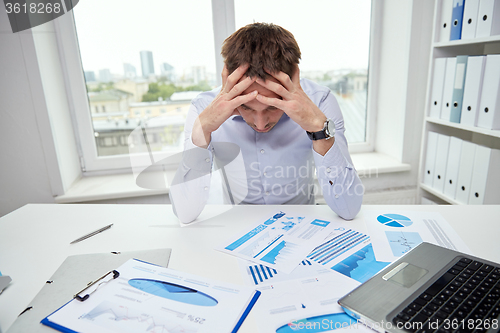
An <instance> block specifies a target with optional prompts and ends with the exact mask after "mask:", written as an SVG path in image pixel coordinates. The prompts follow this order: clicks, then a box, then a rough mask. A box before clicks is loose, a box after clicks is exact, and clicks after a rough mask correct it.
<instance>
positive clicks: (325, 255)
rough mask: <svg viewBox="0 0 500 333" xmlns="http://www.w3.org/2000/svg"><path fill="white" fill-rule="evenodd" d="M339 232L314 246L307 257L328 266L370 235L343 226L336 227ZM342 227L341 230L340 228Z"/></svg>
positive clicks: (367, 239)
mask: <svg viewBox="0 0 500 333" xmlns="http://www.w3.org/2000/svg"><path fill="white" fill-rule="evenodd" d="M338 229H341V230H338V231H340V233H338V234H336V235H333V237H330V238H329V239H328V240H327V241H326V242H324V243H323V244H321V245H320V246H318V247H317V248H315V249H314V250H313V251H312V252H311V253H310V254H309V255H308V256H307V259H309V260H311V261H314V262H316V263H318V264H320V265H324V266H325V265H328V267H330V266H332V265H333V264H335V263H337V262H338V260H339V259H340V258H342V255H344V254H346V253H348V252H349V251H352V250H353V249H354V248H356V247H357V246H359V245H360V244H364V243H366V242H368V241H369V239H370V237H369V236H368V235H365V234H363V233H361V232H359V231H356V230H352V229H345V228H338ZM342 229H343V230H342Z"/></svg>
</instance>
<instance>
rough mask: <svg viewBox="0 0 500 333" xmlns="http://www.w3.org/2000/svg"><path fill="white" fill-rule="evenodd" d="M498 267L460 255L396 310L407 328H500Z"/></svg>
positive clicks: (399, 321)
mask: <svg viewBox="0 0 500 333" xmlns="http://www.w3.org/2000/svg"><path fill="white" fill-rule="evenodd" d="M499 315H500V267H495V266H491V265H488V264H485V263H482V262H479V261H476V260H471V259H469V258H462V259H460V260H459V261H457V262H456V263H455V265H454V266H453V267H452V268H450V269H449V270H448V271H447V272H446V273H444V274H443V275H442V276H441V277H440V278H439V279H438V280H437V281H436V282H434V284H432V285H431V286H430V287H429V288H427V290H425V291H424V292H423V293H422V294H420V295H419V296H418V297H417V298H416V299H415V300H414V301H413V302H412V303H410V305H408V306H407V307H406V308H405V309H404V310H403V311H401V312H400V313H398V314H397V315H396V316H395V317H394V319H393V320H392V322H393V323H394V324H395V325H397V327H400V328H403V329H404V330H406V331H408V332H418V333H427V332H440V333H441V332H442V333H448V332H450V333H451V332H486V331H487V330H488V329H490V328H493V329H496V331H500V326H499V325H500V323H499V322H498V320H497V318H498V316H499Z"/></svg>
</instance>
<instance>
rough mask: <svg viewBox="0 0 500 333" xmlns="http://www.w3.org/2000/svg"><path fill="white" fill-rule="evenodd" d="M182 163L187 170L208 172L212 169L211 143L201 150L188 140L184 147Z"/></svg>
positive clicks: (190, 139)
mask: <svg viewBox="0 0 500 333" xmlns="http://www.w3.org/2000/svg"><path fill="white" fill-rule="evenodd" d="M182 163H183V164H184V166H185V167H186V168H188V169H191V170H196V171H202V172H203V171H205V172H207V171H208V172H209V171H210V170H211V169H212V143H210V144H209V145H208V147H207V148H201V147H198V146H197V145H195V144H194V143H193V140H192V138H189V140H187V141H186V144H185V146H184V152H183V155H182Z"/></svg>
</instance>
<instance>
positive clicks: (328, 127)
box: [306, 119, 335, 140]
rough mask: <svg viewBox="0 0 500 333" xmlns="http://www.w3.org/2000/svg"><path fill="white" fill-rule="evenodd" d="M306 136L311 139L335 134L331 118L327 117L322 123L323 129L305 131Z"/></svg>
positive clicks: (328, 137) (319, 138)
mask: <svg viewBox="0 0 500 333" xmlns="http://www.w3.org/2000/svg"><path fill="white" fill-rule="evenodd" d="M306 133H307V136H308V137H309V139H311V140H322V139H327V140H328V139H331V138H333V136H334V135H335V124H334V123H333V120H332V119H327V120H326V121H325V124H324V125H323V129H322V130H321V131H319V132H307V131H306Z"/></svg>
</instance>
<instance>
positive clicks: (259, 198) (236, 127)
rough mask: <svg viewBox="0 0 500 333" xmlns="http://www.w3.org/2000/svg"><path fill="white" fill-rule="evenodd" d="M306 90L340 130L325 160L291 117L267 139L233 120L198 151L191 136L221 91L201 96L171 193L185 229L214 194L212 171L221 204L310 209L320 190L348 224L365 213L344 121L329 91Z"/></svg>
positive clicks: (310, 85)
mask: <svg viewBox="0 0 500 333" xmlns="http://www.w3.org/2000/svg"><path fill="white" fill-rule="evenodd" d="M300 82H301V86H302V89H303V90H304V92H305V93H306V94H307V95H308V96H309V98H310V99H311V100H312V101H313V102H314V103H315V104H316V105H317V106H318V107H319V109H320V110H321V111H322V112H323V113H324V114H325V116H326V117H327V118H330V119H332V120H333V121H334V123H335V130H336V132H335V142H334V144H333V146H332V147H331V148H330V149H329V150H328V152H327V153H326V154H325V155H324V156H321V155H320V154H318V153H317V152H315V151H314V149H313V145H312V141H311V140H310V139H309V138H308V136H307V133H306V131H304V130H303V129H302V128H301V127H300V126H299V125H298V124H297V123H295V122H294V121H293V120H292V119H290V118H289V117H288V116H287V115H286V113H284V114H283V116H282V117H281V118H280V120H279V121H278V123H277V124H276V125H275V126H274V127H273V128H272V129H271V130H270V131H269V132H266V133H259V132H256V131H254V130H253V129H252V128H251V127H250V126H249V125H247V124H246V122H245V121H244V120H243V118H242V117H241V116H231V117H230V118H229V119H228V120H227V121H226V122H224V123H223V124H222V125H221V126H220V127H219V128H218V129H217V130H216V131H214V132H212V135H211V142H210V144H209V146H208V148H206V149H205V148H200V147H197V146H195V145H194V144H193V142H192V139H191V131H192V128H193V125H194V122H195V121H196V119H197V117H198V115H199V114H200V113H201V112H202V111H203V110H204V109H205V108H206V107H207V106H208V105H209V104H210V102H211V101H212V100H213V99H214V98H215V96H216V95H217V94H218V93H219V91H220V87H219V88H217V89H214V90H212V91H209V92H204V93H201V94H200V95H198V96H197V97H196V98H195V99H194V100H193V101H192V105H191V107H190V109H189V111H188V115H187V118H186V125H185V128H184V133H185V143H184V154H183V158H182V162H181V164H180V166H179V168H178V170H177V174H176V176H175V179H174V181H173V184H172V186H171V188H170V200H171V202H172V204H173V207H174V212H175V214H176V215H177V217H179V219H180V221H181V222H183V223H189V222H191V221H193V220H194V219H196V217H198V215H199V214H200V213H201V211H202V210H203V208H204V206H205V204H206V202H207V200H208V194H209V190H210V183H211V182H210V180H211V176H212V172H214V170H217V172H220V173H221V175H222V176H221V179H222V180H223V182H222V183H223V184H221V185H222V187H223V190H224V200H225V202H226V203H230V204H261V205H264V204H269V205H281V204H294V205H299V204H313V203H314V195H315V194H316V193H317V191H318V190H319V189H318V188H317V186H315V185H314V177H313V176H314V171H315V170H316V174H317V178H318V182H319V185H320V187H321V190H322V192H323V196H324V198H325V201H326V203H327V204H328V206H330V208H331V209H332V210H333V211H334V212H335V213H337V214H338V215H339V216H341V217H342V218H344V219H348V220H349V219H353V218H354V217H355V216H356V214H357V213H358V212H359V210H360V208H361V203H362V200H363V193H364V187H363V185H362V183H361V180H360V179H359V177H358V175H357V173H356V170H355V169H354V167H353V165H352V161H351V157H350V156H349V152H348V150H347V141H346V138H345V135H344V131H345V128H344V119H343V117H342V113H341V111H340V108H339V105H338V103H337V100H336V99H335V97H334V96H333V95H332V94H331V92H330V90H329V89H328V88H326V87H323V86H320V85H318V84H316V83H314V82H312V81H310V80H307V79H302V80H301V81H300Z"/></svg>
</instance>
